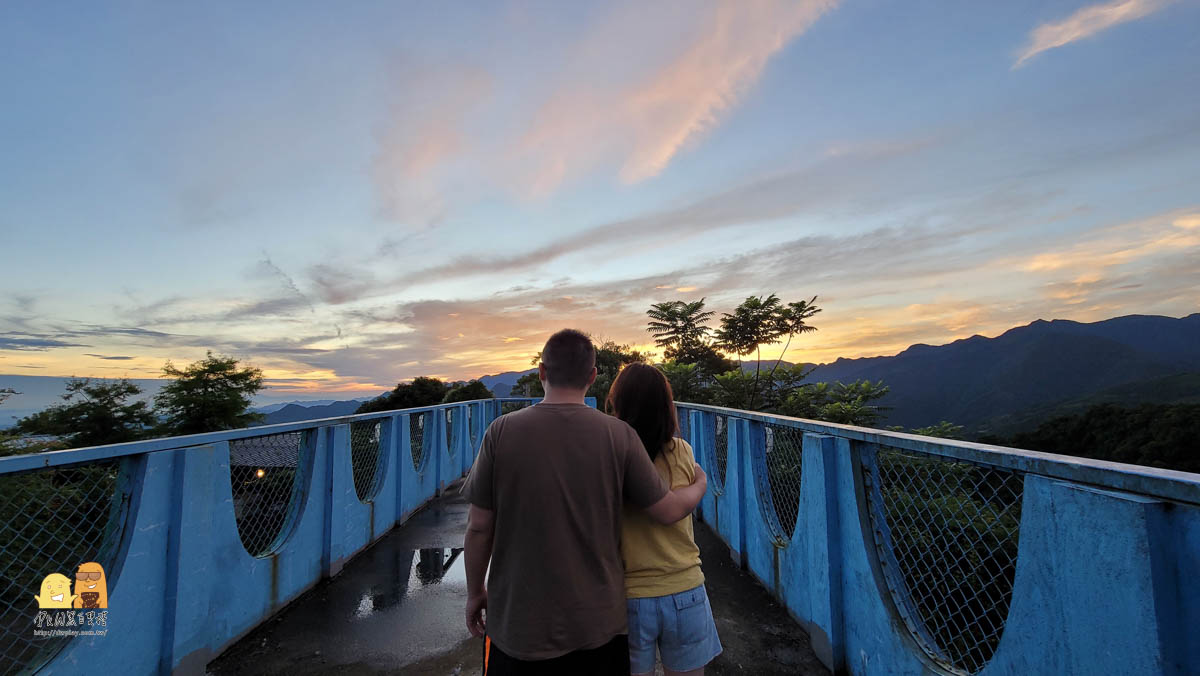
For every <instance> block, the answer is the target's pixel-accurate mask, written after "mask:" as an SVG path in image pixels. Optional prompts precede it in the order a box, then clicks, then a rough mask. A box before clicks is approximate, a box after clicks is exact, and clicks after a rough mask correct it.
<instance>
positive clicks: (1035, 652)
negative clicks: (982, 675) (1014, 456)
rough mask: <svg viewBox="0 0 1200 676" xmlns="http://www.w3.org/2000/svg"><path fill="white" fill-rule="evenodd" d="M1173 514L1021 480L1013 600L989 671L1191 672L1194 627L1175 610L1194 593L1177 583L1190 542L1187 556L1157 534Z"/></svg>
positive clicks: (1156, 506)
mask: <svg viewBox="0 0 1200 676" xmlns="http://www.w3.org/2000/svg"><path fill="white" fill-rule="evenodd" d="M1176 511H1178V510H1177V508H1176V506H1175V505H1173V504H1171V503H1168V502H1164V501H1161V500H1157V499H1155V498H1151V497H1146V496H1141V495H1134V494H1130V493H1122V492H1119V491H1113V490H1105V489H1100V488H1092V487H1089V486H1084V485H1080V484H1072V483H1068V482H1065V481H1057V480H1054V479H1048V478H1045V477H1040V476H1032V475H1030V476H1026V478H1025V490H1024V505H1023V507H1022V523H1021V539H1020V543H1019V544H1018V552H1019V553H1018V558H1017V572H1016V580H1015V583H1014V586H1013V602H1012V607H1011V609H1010V611H1009V620H1008V626H1007V627H1006V628H1005V631H1004V636H1003V638H1001V640H1000V645H999V647H998V648H997V650H996V655H995V657H994V658H993V659H992V664H993V665H995V666H996V667H998V668H1002V669H1004V670H1005V671H1006V672H1009V673H1016V672H1019V671H1021V670H1025V671H1026V673H1032V672H1033V671H1037V672H1040V673H1074V674H1084V673H1114V674H1116V673H1120V674H1184V673H1193V672H1191V671H1190V670H1192V669H1194V668H1195V667H1196V663H1195V662H1194V661H1190V659H1189V657H1187V654H1188V652H1189V651H1190V652H1191V653H1192V656H1191V659H1194V657H1195V653H1196V652H1197V648H1196V640H1195V633H1194V632H1195V630H1196V625H1195V624H1194V622H1190V623H1189V622H1188V618H1186V617H1184V616H1183V611H1182V608H1181V603H1182V602H1183V599H1184V598H1185V594H1187V593H1190V595H1191V597H1192V599H1193V600H1194V599H1195V598H1196V596H1197V595H1198V594H1197V592H1196V591H1195V590H1194V587H1193V589H1192V591H1190V592H1185V587H1187V586H1190V585H1187V584H1186V583H1185V581H1186V580H1189V579H1194V577H1191V576H1194V575H1195V574H1196V573H1197V569H1198V568H1200V562H1197V561H1196V560H1195V558H1196V557H1195V553H1196V551H1197V549H1195V547H1196V544H1195V542H1194V543H1193V544H1192V547H1193V549H1192V551H1191V557H1189V556H1188V554H1187V546H1186V545H1185V546H1184V550H1183V551H1179V550H1178V549H1176V546H1175V543H1174V542H1173V539H1174V536H1176V535H1177V534H1178V532H1177V531H1176V533H1169V532H1167V530H1166V528H1164V525H1165V524H1167V523H1170V522H1171V521H1172V520H1173V519H1174V518H1175V517H1176V515H1175V512H1176ZM1179 516H1180V517H1181V518H1180V519H1179V522H1178V523H1177V524H1176V525H1177V529H1178V530H1182V529H1183V528H1185V526H1184V524H1183V523H1182V522H1183V520H1184V519H1183V518H1182V516H1183V515H1179ZM1191 525H1192V526H1193V527H1195V526H1197V525H1200V524H1197V523H1196V522H1195V521H1193V523H1192V524H1191ZM1193 532H1198V530H1193ZM1195 541H1196V542H1200V536H1198V537H1196V540H1195ZM1189 558H1190V559H1191V560H1189ZM1181 574H1182V575H1187V576H1188V577H1180V575H1181ZM1189 574H1190V575H1189ZM1180 583H1185V587H1181V586H1180ZM1191 612H1192V613H1193V614H1195V613H1196V612H1197V611H1196V609H1195V607H1194V606H1193V607H1192V609H1191ZM1191 619H1192V620H1193V621H1194V620H1195V619H1196V618H1195V617H1193V618H1191Z"/></svg>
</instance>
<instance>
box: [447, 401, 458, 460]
mask: <svg viewBox="0 0 1200 676" xmlns="http://www.w3.org/2000/svg"><path fill="white" fill-rule="evenodd" d="M456 410H457V409H453V408H448V409H446V410H445V416H446V453H447V454H448V455H449V456H450V458H451V459H453V458H454V457H455V448H454V412H455V411H456Z"/></svg>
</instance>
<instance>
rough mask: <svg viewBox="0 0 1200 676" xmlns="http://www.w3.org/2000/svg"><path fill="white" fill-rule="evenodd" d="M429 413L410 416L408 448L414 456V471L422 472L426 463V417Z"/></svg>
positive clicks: (411, 414)
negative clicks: (423, 464)
mask: <svg viewBox="0 0 1200 676" xmlns="http://www.w3.org/2000/svg"><path fill="white" fill-rule="evenodd" d="M428 415H429V414H428V413H410V414H408V448H409V452H410V454H411V455H412V464H413V469H415V470H417V471H418V472H420V471H421V469H422V467H421V465H422V463H423V462H424V461H425V417H426V416H428Z"/></svg>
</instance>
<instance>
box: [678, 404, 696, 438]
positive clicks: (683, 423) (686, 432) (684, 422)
mask: <svg viewBox="0 0 1200 676" xmlns="http://www.w3.org/2000/svg"><path fill="white" fill-rule="evenodd" d="M675 413H676V415H677V416H678V417H679V436H680V437H681V438H683V439H685V440H686V441H687V442H688V443H691V441H692V429H691V421H690V420H689V419H688V418H689V416H688V410H687V409H686V408H676V409H675Z"/></svg>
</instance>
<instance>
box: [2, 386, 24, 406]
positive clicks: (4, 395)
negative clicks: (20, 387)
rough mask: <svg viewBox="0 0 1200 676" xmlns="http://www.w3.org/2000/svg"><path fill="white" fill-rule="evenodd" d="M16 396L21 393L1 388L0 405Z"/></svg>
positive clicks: (9, 388) (8, 388)
mask: <svg viewBox="0 0 1200 676" xmlns="http://www.w3.org/2000/svg"><path fill="white" fill-rule="evenodd" d="M14 394H20V392H18V391H16V390H14V389H13V388H11V387H0V404H3V403H4V402H5V400H7V399H8V398H9V397H11V396H13V395H14Z"/></svg>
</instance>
